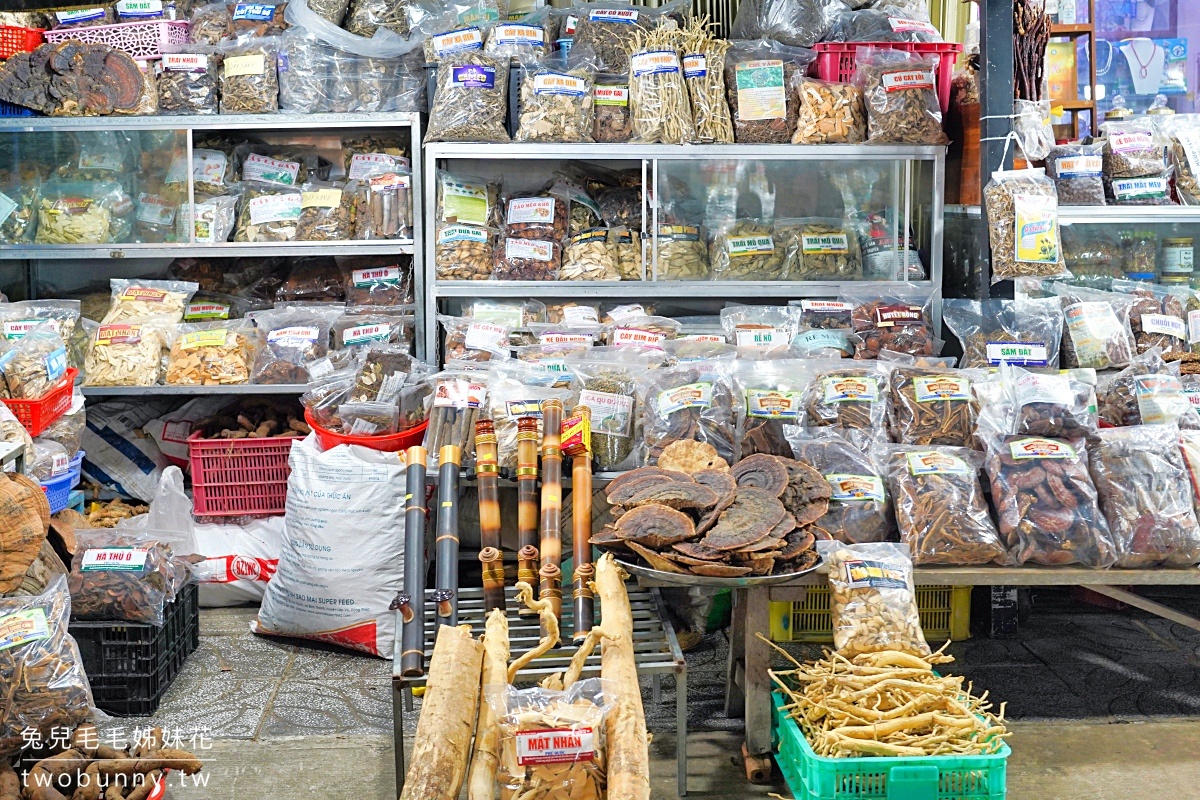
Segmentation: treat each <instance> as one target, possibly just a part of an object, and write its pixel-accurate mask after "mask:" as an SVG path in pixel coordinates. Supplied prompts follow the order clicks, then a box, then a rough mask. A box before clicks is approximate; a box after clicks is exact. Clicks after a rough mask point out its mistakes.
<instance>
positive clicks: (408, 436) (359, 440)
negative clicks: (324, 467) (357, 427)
mask: <svg viewBox="0 0 1200 800" xmlns="http://www.w3.org/2000/svg"><path fill="white" fill-rule="evenodd" d="M304 420H305V421H306V422H307V423H308V424H309V427H311V428H312V429H313V433H315V434H316V435H317V441H318V442H320V443H321V447H323V448H325V449H326V450H329V449H330V448H333V447H337V446H338V445H339V444H357V445H362V446H363V447H369V448H371V449H372V450H380V451H382V452H384V453H398V452H400V451H402V450H407V449H408V448H410V447H416V446H417V445H419V444H420V443H421V442H422V441H423V440H424V439H425V428H427V427H428V426H429V420H425V421H424V422H422V423H421V424H420V425H417V426H416V427H413V428H409V429H408V430H406V431H400V432H399V433H390V434H387V435H386V436H349V435H347V434H344V433H334V432H333V431H331V430H327V429H325V428H322V427H321V426H320V425H318V424H317V422H316V420H314V419H313V417H312V414H311V413H309V411H308V409H304Z"/></svg>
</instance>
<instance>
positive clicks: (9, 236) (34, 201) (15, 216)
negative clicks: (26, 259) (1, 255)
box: [0, 182, 39, 244]
mask: <svg viewBox="0 0 1200 800" xmlns="http://www.w3.org/2000/svg"><path fill="white" fill-rule="evenodd" d="M38 188H39V187H37V186H35V185H33V184H29V183H19V182H18V183H14V184H12V185H7V186H5V187H4V188H3V190H2V191H0V207H2V208H6V209H10V210H9V212H8V214H7V216H5V217H4V219H3V220H0V244H30V243H31V242H33V240H34V231H35V230H36V228H37V217H38Z"/></svg>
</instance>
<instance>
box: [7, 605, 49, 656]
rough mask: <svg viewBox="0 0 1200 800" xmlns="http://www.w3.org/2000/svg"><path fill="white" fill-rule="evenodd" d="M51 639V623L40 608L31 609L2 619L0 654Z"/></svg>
mask: <svg viewBox="0 0 1200 800" xmlns="http://www.w3.org/2000/svg"><path fill="white" fill-rule="evenodd" d="M49 638H50V622H49V620H47V619H46V612H45V611H44V610H43V609H40V608H29V609H25V610H24V611H17V612H15V613H12V614H5V615H4V616H2V617H0V652H2V651H4V650H8V649H9V648H10V647H20V646H21V645H23V644H29V643H30V642H39V641H41V640H43V639H49Z"/></svg>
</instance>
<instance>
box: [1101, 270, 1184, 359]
mask: <svg viewBox="0 0 1200 800" xmlns="http://www.w3.org/2000/svg"><path fill="white" fill-rule="evenodd" d="M1112 290H1113V291H1114V292H1118V293H1119V294H1127V295H1129V296H1131V297H1132V298H1133V306H1132V308H1130V311H1129V328H1130V330H1132V331H1133V342H1134V347H1135V348H1136V349H1137V352H1138V354H1139V355H1140V354H1142V353H1145V352H1148V351H1150V350H1152V349H1157V350H1159V351H1160V352H1161V353H1162V355H1163V357H1164V358H1167V359H1178V358H1179V357H1180V356H1181V355H1182V354H1183V353H1186V352H1188V351H1189V347H1188V344H1187V338H1188V331H1187V318H1188V312H1187V310H1186V303H1187V298H1188V296H1190V295H1191V291H1190V290H1188V289H1186V288H1184V287H1174V286H1171V287H1167V286H1156V285H1154V284H1147V283H1143V282H1141V281H1129V280H1123V279H1119V280H1114V281H1113V282H1112Z"/></svg>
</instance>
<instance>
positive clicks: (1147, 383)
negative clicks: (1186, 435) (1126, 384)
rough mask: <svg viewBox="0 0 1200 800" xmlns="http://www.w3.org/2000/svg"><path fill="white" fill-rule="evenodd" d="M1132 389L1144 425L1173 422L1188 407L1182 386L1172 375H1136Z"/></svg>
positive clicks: (1188, 402) (1188, 403)
mask: <svg viewBox="0 0 1200 800" xmlns="http://www.w3.org/2000/svg"><path fill="white" fill-rule="evenodd" d="M1133 389H1134V394H1135V395H1136V396H1137V403H1138V412H1139V413H1140V414H1141V417H1142V423H1143V424H1145V425H1163V424H1166V423H1168V422H1174V421H1175V420H1177V419H1179V417H1180V415H1181V414H1183V413H1184V412H1185V411H1187V410H1188V407H1189V405H1190V401H1189V400H1188V399H1187V397H1185V396H1184V394H1183V385H1182V384H1181V383H1180V382H1179V379H1178V378H1176V377H1175V376H1174V375H1138V376H1136V377H1135V378H1134V379H1133Z"/></svg>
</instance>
